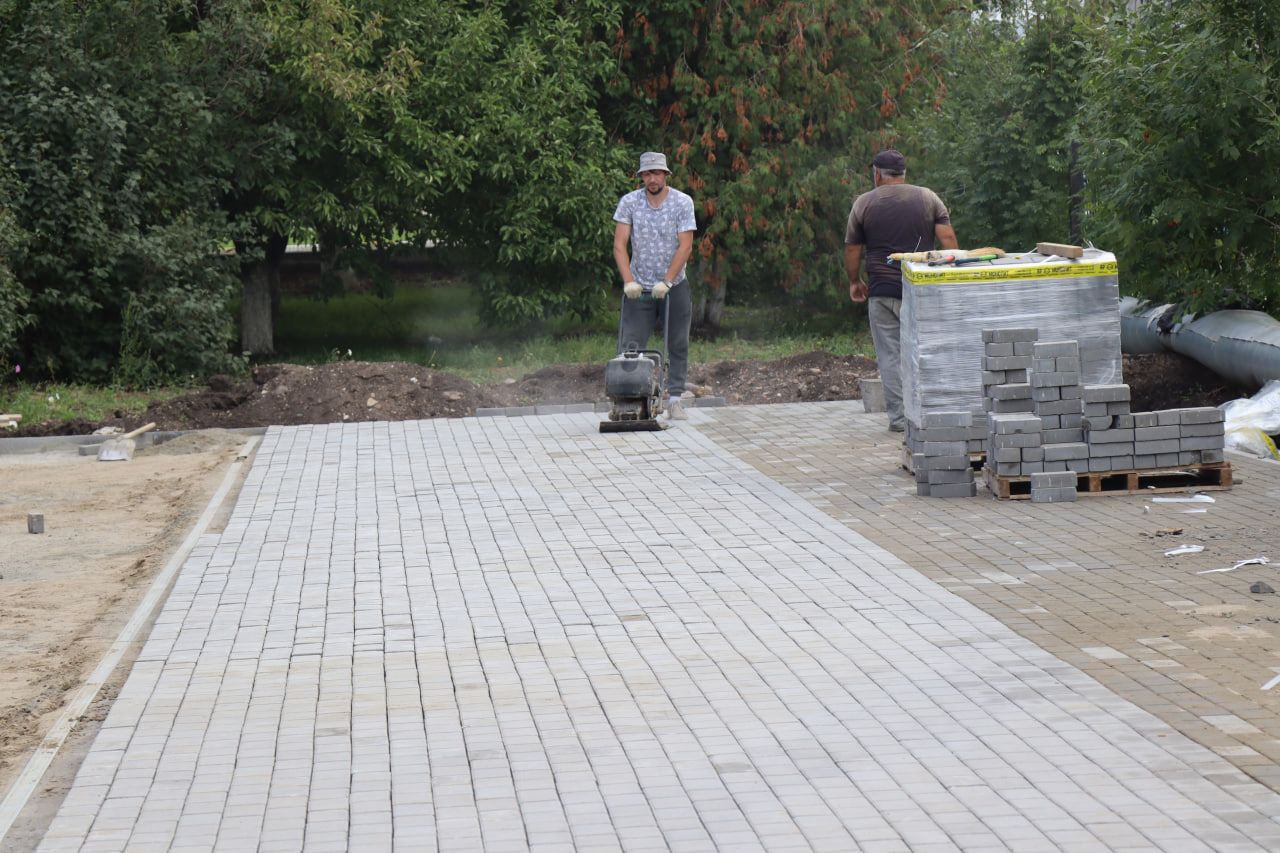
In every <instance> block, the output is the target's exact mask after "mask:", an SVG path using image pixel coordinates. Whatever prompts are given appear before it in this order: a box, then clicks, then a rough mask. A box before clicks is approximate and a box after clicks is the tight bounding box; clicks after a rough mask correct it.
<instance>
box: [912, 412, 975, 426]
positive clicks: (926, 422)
mask: <svg viewBox="0 0 1280 853" xmlns="http://www.w3.org/2000/svg"><path fill="white" fill-rule="evenodd" d="M920 426H921V427H922V428H923V429H933V428H935V427H971V426H973V413H972V412H926V413H925V415H924V417H922V418H921V419H920Z"/></svg>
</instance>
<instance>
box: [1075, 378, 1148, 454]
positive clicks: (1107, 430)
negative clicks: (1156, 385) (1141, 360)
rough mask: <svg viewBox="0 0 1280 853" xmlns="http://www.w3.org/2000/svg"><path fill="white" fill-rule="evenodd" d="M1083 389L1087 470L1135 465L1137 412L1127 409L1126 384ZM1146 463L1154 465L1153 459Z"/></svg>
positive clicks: (1128, 393) (1127, 389) (1087, 386)
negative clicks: (1134, 442) (1087, 455)
mask: <svg viewBox="0 0 1280 853" xmlns="http://www.w3.org/2000/svg"><path fill="white" fill-rule="evenodd" d="M1083 393H1084V430H1085V433H1084V434H1085V443H1086V444H1088V446H1089V470H1090V471H1129V470H1133V469H1134V468H1136V467H1138V466H1137V465H1136V462H1137V460H1135V459H1134V457H1133V439H1134V420H1135V417H1136V416H1135V415H1133V414H1132V413H1130V411H1129V397H1130V392H1129V386H1128V385H1086V386H1084V389H1083ZM1145 467H1147V468H1153V467H1155V465H1154V460H1153V464H1151V465H1147V466H1145Z"/></svg>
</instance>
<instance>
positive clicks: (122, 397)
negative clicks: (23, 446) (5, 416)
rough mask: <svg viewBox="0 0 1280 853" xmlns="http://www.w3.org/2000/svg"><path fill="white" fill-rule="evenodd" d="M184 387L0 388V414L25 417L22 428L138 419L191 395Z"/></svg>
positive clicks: (53, 385) (59, 385)
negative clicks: (123, 417)
mask: <svg viewBox="0 0 1280 853" xmlns="http://www.w3.org/2000/svg"><path fill="white" fill-rule="evenodd" d="M187 390H188V389H187V388H183V387H180V386H165V387H161V388H153V389H151V390H148V391H129V390H125V389H122V388H118V387H114V386H107V387H97V386H92V385H78V384H67V383H62V382H49V383H41V384H38V385H31V386H21V385H20V386H16V387H7V388H0V410H3V411H4V412H5V413H14V412H16V413H17V414H20V415H22V424H23V426H27V425H30V424H38V423H41V422H43V421H72V420H85V421H93V422H97V421H102V420H106V419H107V418H112V417H116V413H117V412H119V413H120V414H121V415H134V414H138V413H140V412H142V411H143V410H145V409H146V408H147V405H148V404H149V403H152V402H155V401H159V400H167V399H170V398H172V397H176V396H178V395H179V394H182V393H183V392H185V391H187Z"/></svg>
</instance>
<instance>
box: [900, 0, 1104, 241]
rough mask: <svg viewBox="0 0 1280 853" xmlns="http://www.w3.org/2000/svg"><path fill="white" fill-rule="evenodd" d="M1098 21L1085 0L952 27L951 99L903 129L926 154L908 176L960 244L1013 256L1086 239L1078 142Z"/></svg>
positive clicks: (1043, 4) (1017, 9)
mask: <svg viewBox="0 0 1280 853" xmlns="http://www.w3.org/2000/svg"><path fill="white" fill-rule="evenodd" d="M1091 19H1093V20H1096V15H1095V14H1094V13H1092V12H1090V10H1089V7H1088V6H1087V4H1082V3H1080V2H1078V0H1032V2H1021V3H1005V4H1002V7H1001V9H1000V11H999V13H998V14H995V13H973V12H970V11H968V10H966V11H961V12H957V13H956V14H955V15H953V16H952V18H951V19H950V21H949V22H948V26H947V30H946V34H945V36H944V37H943V38H942V43H943V44H944V45H945V49H944V55H945V59H944V71H943V79H944V81H945V91H946V96H945V98H942V99H940V100H939V101H938V102H936V103H935V104H932V105H929V107H928V108H926V109H922V110H919V111H918V112H916V113H915V114H913V115H912V116H911V117H910V118H909V119H908V120H907V121H905V122H903V123H902V124H901V125H899V127H898V130H899V131H900V132H901V133H902V134H903V136H904V139H905V144H906V145H907V146H908V147H909V148H911V149H912V150H913V151H918V152H919V153H920V155H921V156H920V157H918V158H917V161H916V163H915V164H914V165H913V170H914V171H915V173H916V176H917V178H919V179H920V180H921V182H923V183H926V184H928V185H929V186H930V187H932V188H933V189H934V190H936V191H937V192H938V193H939V195H941V196H942V198H943V199H944V200H945V201H946V203H947V205H948V207H949V209H950V211H951V216H952V221H953V222H955V223H956V227H957V230H958V231H959V233H960V234H961V239H962V242H963V244H964V245H968V246H977V245H997V246H1001V247H1003V248H1005V249H1007V250H1009V251H1018V250H1025V249H1030V248H1032V247H1033V246H1034V245H1035V244H1036V243H1037V242H1038V241H1041V240H1049V241H1056V242H1063V241H1065V240H1067V239H1068V238H1069V237H1070V238H1071V239H1080V235H1079V234H1078V233H1077V232H1076V229H1075V228H1073V227H1072V226H1073V223H1072V222H1071V213H1072V210H1071V207H1072V206H1071V197H1072V192H1071V181H1072V177H1073V172H1077V174H1078V171H1077V167H1076V164H1075V163H1074V162H1073V146H1072V142H1073V137H1072V134H1073V131H1074V129H1075V126H1076V122H1077V110H1078V108H1079V105H1080V102H1081V98H1082V88H1083V82H1084V81H1083V77H1084V69H1085V63H1086V61H1087V49H1088V36H1089V27H1088V22H1089V20H1091ZM1077 224H1078V223H1077Z"/></svg>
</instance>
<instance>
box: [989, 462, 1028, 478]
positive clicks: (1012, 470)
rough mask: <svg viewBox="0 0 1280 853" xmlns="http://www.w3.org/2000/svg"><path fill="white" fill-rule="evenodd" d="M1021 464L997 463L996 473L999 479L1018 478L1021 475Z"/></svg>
mask: <svg viewBox="0 0 1280 853" xmlns="http://www.w3.org/2000/svg"><path fill="white" fill-rule="evenodd" d="M1022 465H1023V463H1021V462H997V463H996V473H997V474H999V475H1000V476H1001V477H1018V476H1021V474H1022Z"/></svg>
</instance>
